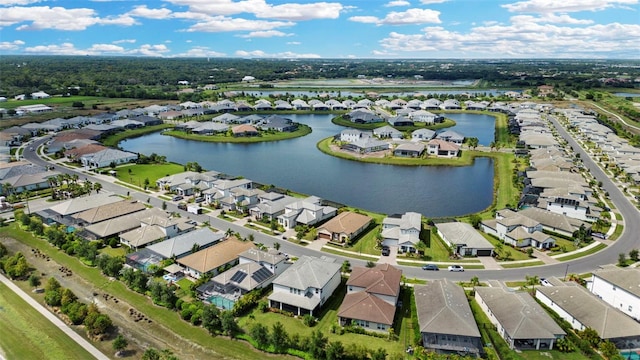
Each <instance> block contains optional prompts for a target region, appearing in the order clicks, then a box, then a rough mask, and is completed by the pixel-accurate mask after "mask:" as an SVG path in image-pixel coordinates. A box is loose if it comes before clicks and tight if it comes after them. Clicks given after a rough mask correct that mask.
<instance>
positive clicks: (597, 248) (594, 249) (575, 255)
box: [556, 243, 607, 261]
mask: <svg viewBox="0 0 640 360" xmlns="http://www.w3.org/2000/svg"><path fill="white" fill-rule="evenodd" d="M606 247H607V245H605V244H602V243H600V244H598V245H596V246H594V247H592V248H591V249H589V250H585V251H580V252H576V253H573V254H571V255H567V256H562V257H556V259H558V260H560V261H568V260H573V259H577V258H581V257H583V256H587V255H591V254H594V253H597V252H598V251H600V250H602V249H604V248H606Z"/></svg>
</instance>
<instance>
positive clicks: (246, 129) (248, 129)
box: [231, 124, 258, 134]
mask: <svg viewBox="0 0 640 360" xmlns="http://www.w3.org/2000/svg"><path fill="white" fill-rule="evenodd" d="M231 131H233V133H234V134H241V133H257V132H258V130H257V129H256V128H255V127H254V126H251V125H247V124H242V125H238V126H234V127H233V128H231Z"/></svg>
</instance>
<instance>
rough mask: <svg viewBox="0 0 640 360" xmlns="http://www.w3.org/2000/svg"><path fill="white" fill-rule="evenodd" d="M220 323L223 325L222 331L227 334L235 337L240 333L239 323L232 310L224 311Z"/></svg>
mask: <svg viewBox="0 0 640 360" xmlns="http://www.w3.org/2000/svg"><path fill="white" fill-rule="evenodd" d="M220 325H221V327H222V332H223V333H224V334H225V335H227V336H230V337H234V336H236V334H237V333H238V330H239V327H238V323H237V322H236V318H235V317H234V316H233V312H231V311H223V312H222V314H221V315H220Z"/></svg>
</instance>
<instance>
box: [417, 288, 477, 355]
mask: <svg viewBox="0 0 640 360" xmlns="http://www.w3.org/2000/svg"><path fill="white" fill-rule="evenodd" d="M413 294H414V298H415V302H416V312H417V315H418V326H419V328H420V335H421V337H422V346H423V347H424V348H425V349H430V350H434V351H437V352H441V353H452V352H455V353H465V354H474V355H479V354H481V353H482V340H481V338H480V330H478V325H477V324H476V321H475V319H474V317H473V313H472V312H471V307H470V306H469V301H468V300H467V296H466V295H465V293H464V290H463V289H462V287H460V286H459V285H457V284H455V283H453V282H451V281H449V280H447V279H442V280H434V281H429V282H428V283H427V284H426V285H416V286H414V288H413Z"/></svg>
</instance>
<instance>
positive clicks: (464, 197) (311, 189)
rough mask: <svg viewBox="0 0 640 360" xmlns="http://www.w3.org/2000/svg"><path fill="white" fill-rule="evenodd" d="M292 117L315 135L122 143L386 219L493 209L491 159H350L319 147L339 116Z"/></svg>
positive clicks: (140, 139) (164, 138) (157, 138)
mask: <svg viewBox="0 0 640 360" xmlns="http://www.w3.org/2000/svg"><path fill="white" fill-rule="evenodd" d="M287 117H289V118H291V119H292V120H293V121H296V122H300V123H304V124H307V125H309V126H311V127H312V128H313V132H312V133H311V134H309V135H307V136H304V137H301V138H296V139H291V140H285V141H277V142H264V143H255V144H231V143H205V142H198V141H189V140H183V139H177V138H174V137H171V136H163V135H161V134H159V133H155V134H150V135H145V136H142V137H138V138H133V139H129V140H126V141H124V142H122V143H120V146H121V147H122V148H123V149H124V150H127V151H133V152H139V153H143V154H151V153H157V154H160V155H165V156H166V157H167V159H168V160H169V161H173V162H177V163H181V164H184V163H187V162H190V161H196V162H198V163H199V164H200V165H202V166H203V167H204V168H205V169H208V170H216V171H220V172H223V173H226V174H232V175H240V176H244V177H246V178H248V179H251V180H254V181H256V182H259V183H262V184H274V185H276V186H279V187H283V188H287V189H290V190H292V191H296V192H300V193H305V194H310V195H316V196H319V197H321V198H324V199H328V200H333V201H336V202H340V203H343V204H346V205H350V206H355V207H358V208H362V209H366V210H371V211H376V212H381V213H385V214H395V213H404V212H406V211H416V212H419V213H422V214H423V215H425V216H427V217H442V216H456V215H463V214H467V213H472V212H476V211H480V210H482V209H484V208H486V207H488V206H489V205H490V204H491V201H492V196H493V172H494V169H493V162H492V160H491V159H488V158H478V159H476V161H475V163H474V164H473V165H472V166H463V167H446V166H394V165H378V164H366V163H361V162H355V161H349V160H343V159H339V158H335V157H333V156H329V155H326V154H323V153H321V152H320V151H319V150H318V149H317V148H316V143H317V142H318V141H320V140H321V139H324V138H326V137H329V136H332V135H335V134H337V133H339V132H340V131H341V130H342V129H344V128H342V127H340V126H337V125H334V124H333V123H331V118H332V117H333V115H331V114H309V115H295V114H294V115H287ZM469 126H471V125H469ZM470 129H471V128H470ZM465 132H466V130H465ZM465 132H462V133H463V134H464V135H467V136H469V135H468V134H466V133H465ZM491 132H493V128H491ZM483 141H484V140H482V141H481V143H483Z"/></svg>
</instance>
